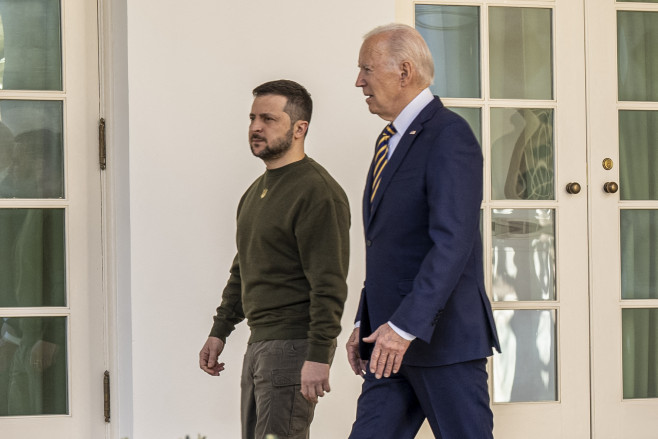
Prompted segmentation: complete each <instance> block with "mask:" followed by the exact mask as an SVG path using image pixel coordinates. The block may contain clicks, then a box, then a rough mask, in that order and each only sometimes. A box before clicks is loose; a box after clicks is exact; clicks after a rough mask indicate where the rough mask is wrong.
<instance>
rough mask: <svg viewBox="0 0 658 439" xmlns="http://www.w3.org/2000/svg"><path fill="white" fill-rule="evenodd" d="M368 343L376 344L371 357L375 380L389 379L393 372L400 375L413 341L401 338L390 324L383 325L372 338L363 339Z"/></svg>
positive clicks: (371, 368)
mask: <svg viewBox="0 0 658 439" xmlns="http://www.w3.org/2000/svg"><path fill="white" fill-rule="evenodd" d="M363 341H364V342H366V343H375V347H374V348H373V350H372V355H371V356H370V372H371V373H374V374H375V378H377V379H379V378H381V377H382V376H384V377H386V378H388V377H390V376H391V372H393V373H398V371H399V370H400V366H401V365H402V357H404V354H405V352H407V348H408V347H409V345H410V344H411V341H409V340H405V339H404V338H402V337H400V336H399V335H398V333H397V332H395V331H394V330H393V328H391V327H390V326H389V325H388V323H384V324H383V325H381V326H380V327H379V328H377V330H376V331H375V332H373V333H372V334H371V335H370V337H366V338H364V339H363Z"/></svg>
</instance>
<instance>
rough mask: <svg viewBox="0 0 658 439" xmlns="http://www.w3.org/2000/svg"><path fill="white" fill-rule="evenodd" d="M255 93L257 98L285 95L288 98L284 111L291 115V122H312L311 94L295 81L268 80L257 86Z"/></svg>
mask: <svg viewBox="0 0 658 439" xmlns="http://www.w3.org/2000/svg"><path fill="white" fill-rule="evenodd" d="M253 94H254V97H255V98H257V97H259V96H266V95H278V96H283V97H285V98H286V99H288V102H287V103H286V106H285V107H284V108H283V111H285V112H286V113H287V114H288V116H290V123H291V124H294V123H295V122H297V121H298V120H304V121H306V122H308V123H311V114H312V113H313V101H312V100H311V95H310V94H309V92H308V91H306V89H305V88H304V87H302V86H301V85H299V84H298V83H296V82H295V81H290V80H288V79H279V80H276V81H270V82H266V83H264V84H261V85H259V86H258V87H256V88H255V89H254V91H253Z"/></svg>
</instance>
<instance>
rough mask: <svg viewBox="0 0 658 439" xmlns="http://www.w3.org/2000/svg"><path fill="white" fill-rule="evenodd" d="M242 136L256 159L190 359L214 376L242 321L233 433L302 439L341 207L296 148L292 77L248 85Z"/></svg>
mask: <svg viewBox="0 0 658 439" xmlns="http://www.w3.org/2000/svg"><path fill="white" fill-rule="evenodd" d="M253 95H254V102H253V105H252V108H251V113H250V115H249V118H250V120H251V123H250V125H249V144H250V146H251V152H252V153H253V155H254V156H256V157H258V158H260V159H262V160H263V161H264V162H265V167H266V170H265V173H264V174H263V175H261V176H260V177H259V178H258V179H256V181H254V182H253V183H252V185H251V186H250V187H249V188H248V189H247V191H246V192H245V193H244V195H243V196H242V198H241V200H240V203H239V205H238V213H237V232H236V242H237V248H238V251H237V255H236V256H235V259H234V260H233V265H232V266H231V270H230V273H231V275H230V277H229V280H228V282H227V284H226V287H225V288H224V292H223V294H222V301H221V304H220V306H219V308H217V314H216V315H215V317H214V325H213V327H212V330H211V331H210V336H209V337H208V340H207V341H206V343H205V345H204V346H203V348H202V349H201V352H200V353H199V366H200V367H201V369H203V370H204V371H205V372H206V373H208V374H210V375H213V376H218V375H219V373H220V372H221V371H223V370H224V363H219V362H218V357H219V355H220V354H221V352H222V350H223V349H224V345H225V343H226V337H227V336H228V335H229V334H230V333H231V332H232V331H233V329H235V325H236V324H237V323H239V322H241V321H242V320H244V319H245V318H246V319H247V324H248V325H249V328H250V330H251V336H250V338H249V342H248V346H247V352H246V355H245V358H244V363H243V369H242V379H241V386H242V401H241V421H242V438H243V439H263V438H264V437H265V435H266V434H273V435H277V436H279V437H280V438H294V439H305V438H308V437H309V426H310V424H311V420H312V419H313V411H314V408H315V404H316V403H317V402H318V397H322V396H324V394H325V392H329V390H330V387H329V367H330V364H331V361H332V359H333V355H334V351H335V347H336V337H337V336H338V334H339V332H340V329H341V328H340V318H341V316H342V313H343V305H344V302H345V299H346V296H347V284H346V277H347V268H348V261H349V227H350V211H349V204H348V201H347V196H346V195H345V192H344V191H343V189H342V188H341V187H340V186H339V185H338V183H337V182H336V181H335V180H334V179H333V178H332V177H331V175H329V173H328V172H327V171H326V170H325V169H324V168H323V167H322V166H320V165H319V164H318V163H317V162H315V161H314V160H313V159H311V158H310V157H308V156H307V155H306V154H305V153H304V140H305V137H306V133H307V131H308V126H309V122H310V120H311V112H312V107H313V104H312V101H311V97H310V95H309V94H308V92H307V91H306V89H304V87H302V86H301V85H299V84H297V83H296V82H293V81H288V80H279V81H272V82H267V83H265V84H262V85H260V86H258V87H256V88H255V89H254V91H253Z"/></svg>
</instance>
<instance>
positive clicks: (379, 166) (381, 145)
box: [370, 123, 397, 203]
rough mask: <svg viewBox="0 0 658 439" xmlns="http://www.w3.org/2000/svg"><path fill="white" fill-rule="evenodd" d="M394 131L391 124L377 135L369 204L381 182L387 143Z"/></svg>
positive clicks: (386, 159) (386, 161)
mask: <svg viewBox="0 0 658 439" xmlns="http://www.w3.org/2000/svg"><path fill="white" fill-rule="evenodd" d="M396 132H397V131H396V129H395V127H394V126H393V124H392V123H389V124H388V125H386V128H384V131H382V133H381V134H380V135H379V139H377V147H376V148H375V158H374V162H375V166H374V167H373V171H372V191H371V193H370V202H371V203H372V200H374V199H375V194H376V193H377V189H378V188H379V183H381V181H382V171H383V170H384V166H386V163H388V141H389V139H390V138H391V136H393V135H394V134H395V133H396Z"/></svg>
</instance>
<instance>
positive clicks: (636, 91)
mask: <svg viewBox="0 0 658 439" xmlns="http://www.w3.org/2000/svg"><path fill="white" fill-rule="evenodd" d="M617 46H618V48H617V68H618V72H619V100H621V101H658V81H656V78H658V12H635V11H618V12H617Z"/></svg>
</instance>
